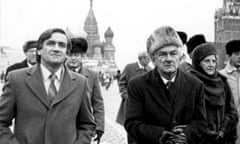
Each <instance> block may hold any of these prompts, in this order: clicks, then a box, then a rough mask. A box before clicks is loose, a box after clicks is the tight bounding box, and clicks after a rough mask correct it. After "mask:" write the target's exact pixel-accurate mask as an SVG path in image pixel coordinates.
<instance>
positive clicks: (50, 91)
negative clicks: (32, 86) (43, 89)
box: [48, 74, 57, 102]
mask: <svg viewBox="0 0 240 144" xmlns="http://www.w3.org/2000/svg"><path fill="white" fill-rule="evenodd" d="M56 78H57V76H56V75H54V74H51V75H50V76H49V79H50V85H49V87H48V96H49V98H50V100H51V102H52V100H53V99H54V97H55V96H56V95H57V88H56V86H55V84H54V82H55V80H56Z"/></svg>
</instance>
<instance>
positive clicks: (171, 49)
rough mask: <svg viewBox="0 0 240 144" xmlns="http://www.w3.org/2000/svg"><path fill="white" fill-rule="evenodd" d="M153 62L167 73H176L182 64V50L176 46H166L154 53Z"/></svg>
mask: <svg viewBox="0 0 240 144" xmlns="http://www.w3.org/2000/svg"><path fill="white" fill-rule="evenodd" d="M153 63H154V64H155V66H156V67H157V68H158V70H159V71H160V72H162V73H165V74H171V73H175V72H176V71H177V68H178V66H179V64H180V51H179V48H178V47H176V46H173V45H172V46H166V47H163V48H160V49H158V50H157V51H156V52H155V53H154V54H153Z"/></svg>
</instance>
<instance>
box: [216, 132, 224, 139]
mask: <svg viewBox="0 0 240 144" xmlns="http://www.w3.org/2000/svg"><path fill="white" fill-rule="evenodd" d="M223 136H224V132H223V131H221V130H220V131H219V132H218V133H217V136H216V140H219V139H222V138H223Z"/></svg>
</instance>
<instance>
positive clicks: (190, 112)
mask: <svg viewBox="0 0 240 144" xmlns="http://www.w3.org/2000/svg"><path fill="white" fill-rule="evenodd" d="M149 40H150V42H149V44H150V46H149V50H148V52H149V54H150V56H151V59H152V61H153V64H154V65H155V68H154V69H153V70H152V71H150V72H148V73H146V74H145V75H142V76H138V77H135V78H133V79H132V80H130V82H129V85H128V96H129V97H128V101H127V112H126V121H125V128H126V130H127V132H128V134H129V135H130V136H132V137H133V138H134V139H135V140H136V141H137V143H138V144H147V143H149V144H168V143H171V144H198V143H200V138H201V136H202V134H203V130H204V129H205V127H206V109H205V99H204V89H203V84H202V83H201V82H200V81H199V80H198V79H196V78H194V77H193V76H191V75H189V74H187V73H184V72H182V71H181V70H179V69H178V67H179V64H180V59H181V56H182V53H181V50H182V49H181V47H182V46H183V44H182V42H181V40H180V38H179V36H178V34H177V32H176V31H175V30H174V29H173V28H172V27H170V26H163V27H160V28H158V29H156V30H155V31H154V32H153V33H152V34H151V36H150V39H149Z"/></svg>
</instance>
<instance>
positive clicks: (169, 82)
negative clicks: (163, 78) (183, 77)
mask: <svg viewBox="0 0 240 144" xmlns="http://www.w3.org/2000/svg"><path fill="white" fill-rule="evenodd" d="M171 85H172V81H167V83H166V88H167V89H169V88H170V86H171Z"/></svg>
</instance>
